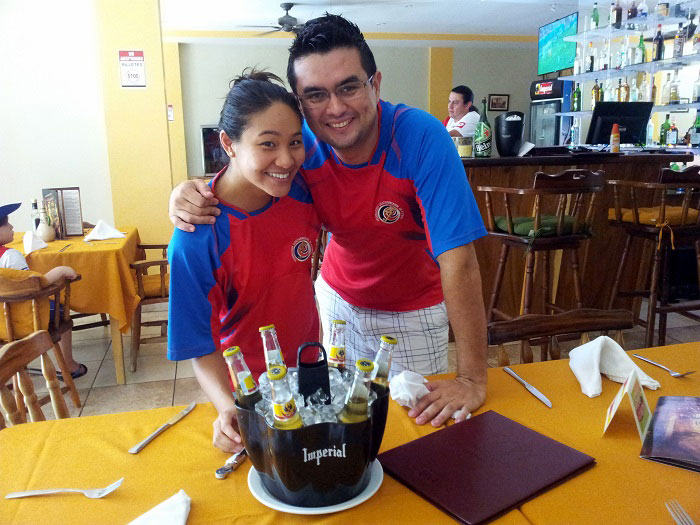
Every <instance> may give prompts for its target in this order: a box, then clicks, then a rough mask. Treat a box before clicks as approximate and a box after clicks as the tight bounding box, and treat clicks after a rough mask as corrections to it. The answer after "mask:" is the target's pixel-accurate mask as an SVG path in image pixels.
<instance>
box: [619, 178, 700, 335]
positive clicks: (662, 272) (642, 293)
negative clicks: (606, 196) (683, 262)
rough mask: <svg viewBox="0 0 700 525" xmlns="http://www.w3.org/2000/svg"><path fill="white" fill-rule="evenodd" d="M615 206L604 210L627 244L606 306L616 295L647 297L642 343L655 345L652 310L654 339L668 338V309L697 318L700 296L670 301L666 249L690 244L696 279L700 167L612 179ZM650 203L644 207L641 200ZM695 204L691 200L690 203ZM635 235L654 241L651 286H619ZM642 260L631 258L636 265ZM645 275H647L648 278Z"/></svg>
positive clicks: (699, 247)
mask: <svg viewBox="0 0 700 525" xmlns="http://www.w3.org/2000/svg"><path fill="white" fill-rule="evenodd" d="M608 184H609V185H610V186H612V189H613V203H614V208H612V209H610V210H609V212H608V219H609V223H610V225H611V226H612V227H615V228H620V229H622V230H623V231H624V233H625V236H626V238H625V246H624V249H623V251H622V256H621V257H620V263H619V265H618V268H617V273H616V275H615V281H614V283H613V288H612V292H611V294H610V299H609V302H608V308H610V309H612V308H613V306H614V304H615V301H616V300H617V299H618V298H619V297H648V298H649V306H648V309H647V319H646V321H644V320H641V319H638V322H639V324H641V325H642V326H645V327H646V338H645V346H647V347H651V346H653V344H654V326H655V322H656V314H657V313H658V314H659V338H658V344H659V345H664V344H665V342H666V316H667V315H668V314H669V313H670V312H676V313H678V314H680V315H683V316H686V317H689V318H691V319H693V320H696V321H700V316H698V315H696V314H693V313H691V312H692V311H693V310H698V309H700V301H697V300H695V301H681V302H676V303H672V304H670V303H669V293H670V286H669V253H670V250H673V249H675V246H679V245H686V246H687V245H690V246H694V249H695V255H696V257H697V261H698V268H697V270H698V277H699V278H700V212H699V210H700V167H698V166H691V167H689V168H687V169H686V170H684V171H682V172H677V171H674V170H671V169H662V170H661V172H660V173H659V179H658V181H657V182H634V181H625V180H610V181H608ZM649 202H651V203H652V206H651V207H649V206H642V204H644V203H649ZM693 203H694V204H695V205H694V206H693ZM633 239H641V240H642V241H643V242H644V243H647V244H649V243H650V244H651V245H653V250H652V252H653V255H652V261H651V271H650V275H649V278H648V281H650V282H649V288H648V289H646V287H645V289H643V290H627V291H620V283H621V281H622V278H623V273H624V271H625V267H626V263H627V259H628V257H629V253H630V249H631V247H632V241H633ZM643 266H644V265H642V264H641V261H635V264H634V270H633V271H635V272H638V271H639V268H640V267H643ZM646 281H647V280H645V282H646Z"/></svg>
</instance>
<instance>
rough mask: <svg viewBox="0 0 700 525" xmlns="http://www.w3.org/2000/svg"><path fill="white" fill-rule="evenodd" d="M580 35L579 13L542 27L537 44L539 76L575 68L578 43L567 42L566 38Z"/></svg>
mask: <svg viewBox="0 0 700 525" xmlns="http://www.w3.org/2000/svg"><path fill="white" fill-rule="evenodd" d="M576 33H578V13H571V14H570V15H567V16H565V17H562V18H560V19H559V20H555V21H554V22H550V23H549V24H547V25H544V26H542V27H540V31H539V38H538V42H537V74H538V75H544V74H546V73H553V72H555V71H561V70H562V69H566V68H569V67H574V61H575V60H576V42H566V41H565V40H564V37H567V36H572V35H575V34H576Z"/></svg>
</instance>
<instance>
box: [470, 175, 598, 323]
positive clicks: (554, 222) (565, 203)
mask: <svg viewBox="0 0 700 525" xmlns="http://www.w3.org/2000/svg"><path fill="white" fill-rule="evenodd" d="M604 177H605V176H604V173H603V172H602V171H596V172H592V171H589V170H581V169H570V170H566V171H563V172H561V173H558V174H556V175H548V174H546V173H542V172H537V173H535V178H534V182H533V185H532V188H504V187H494V186H479V187H478V190H479V191H483V192H485V200H486V213H487V228H488V232H489V236H491V237H496V238H498V239H499V240H500V241H501V243H502V246H501V253H500V257H499V261H498V269H497V271H496V278H495V282H494V284H493V289H492V292H491V297H490V300H489V305H488V310H487V319H488V322H493V321H494V320H496V319H509V318H511V317H512V316H511V315H508V314H506V313H505V312H503V311H501V310H499V309H498V308H497V304H498V297H499V294H500V291H501V285H502V283H503V277H504V274H505V268H506V263H507V260H508V255H509V253H510V249H511V248H520V249H522V250H524V251H525V253H526V254H527V255H526V260H525V277H524V280H525V284H524V289H523V292H522V300H521V304H520V311H519V315H525V314H528V313H531V308H532V296H533V282H534V269H535V260H536V255H537V253H541V265H540V266H541V267H542V270H543V275H542V292H543V295H542V312H543V313H550V312H562V311H564V309H563V308H561V307H559V306H557V305H555V304H554V303H555V299H554V298H553V297H551V295H552V293H551V290H552V287H551V285H550V273H551V272H550V252H551V251H553V250H568V251H569V253H570V261H571V270H572V272H573V282H574V294H575V299H576V306H577V308H582V307H583V303H582V300H581V287H582V284H581V277H580V273H579V262H578V253H577V250H578V248H579V246H580V244H581V242H582V241H584V240H586V239H588V238H590V236H591V224H592V221H593V213H594V209H595V203H596V196H597V194H598V193H599V192H600V191H602V190H603V188H604V186H605V179H604ZM492 195H493V197H492ZM513 196H523V197H522V198H523V199H526V200H525V203H524V204H523V203H522V202H521V203H520V206H519V208H520V209H523V208H524V207H527V208H529V207H530V206H532V208H531V210H532V212H531V213H530V214H528V215H527V216H526V217H515V216H514V213H513V208H512V203H511V200H512V199H513ZM496 200H499V201H502V203H503V205H502V207H500V206H498V205H497V203H496V202H495V201H496ZM497 207H498V208H499V209H501V210H503V212H502V213H503V214H502V215H497V214H496V208H497Z"/></svg>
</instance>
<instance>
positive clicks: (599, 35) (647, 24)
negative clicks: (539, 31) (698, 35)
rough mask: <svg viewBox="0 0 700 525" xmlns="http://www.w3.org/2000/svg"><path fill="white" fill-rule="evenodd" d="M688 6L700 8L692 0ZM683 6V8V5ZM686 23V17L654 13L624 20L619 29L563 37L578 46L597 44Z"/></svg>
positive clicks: (594, 30) (609, 27) (698, 2)
mask: <svg viewBox="0 0 700 525" xmlns="http://www.w3.org/2000/svg"><path fill="white" fill-rule="evenodd" d="M688 4H697V6H700V0H692V1H691V2H688ZM683 5H684V6H685V4H683ZM684 8H685V7H684ZM686 9H687V8H686ZM687 21H688V19H687V17H682V16H661V15H658V14H656V13H651V14H649V16H647V17H642V18H640V17H635V18H628V19H626V20H624V22H623V23H622V26H621V27H620V29H617V28H615V27H611V26H609V25H607V26H604V27H599V28H598V29H589V30H587V31H582V32H580V33H578V34H576V35H570V36H566V37H564V40H565V41H566V42H576V43H579V44H585V43H588V42H599V41H601V40H605V39H610V40H612V39H615V38H620V37H623V36H629V35H639V34H640V33H646V32H648V31H650V32H653V31H656V28H657V26H658V25H659V24H661V28H662V29H663V27H664V26H674V25H675V26H678V24H680V23H683V22H687ZM630 24H633V25H634V28H630V27H628V26H629V25H630Z"/></svg>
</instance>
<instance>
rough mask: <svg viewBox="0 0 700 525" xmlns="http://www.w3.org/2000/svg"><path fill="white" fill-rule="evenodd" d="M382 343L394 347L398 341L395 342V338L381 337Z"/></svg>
mask: <svg viewBox="0 0 700 525" xmlns="http://www.w3.org/2000/svg"><path fill="white" fill-rule="evenodd" d="M382 341H383V342H384V343H388V344H390V345H395V344H396V343H397V342H398V341H397V340H396V337H391V336H390V335H383V336H382Z"/></svg>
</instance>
